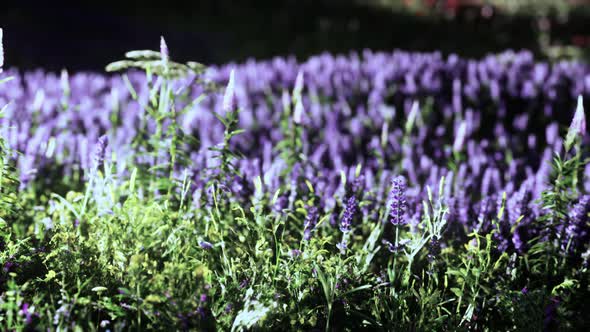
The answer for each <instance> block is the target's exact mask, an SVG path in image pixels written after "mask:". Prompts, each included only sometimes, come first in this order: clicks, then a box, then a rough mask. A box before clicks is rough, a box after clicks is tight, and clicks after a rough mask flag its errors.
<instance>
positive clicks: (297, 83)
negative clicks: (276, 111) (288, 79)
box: [293, 70, 303, 99]
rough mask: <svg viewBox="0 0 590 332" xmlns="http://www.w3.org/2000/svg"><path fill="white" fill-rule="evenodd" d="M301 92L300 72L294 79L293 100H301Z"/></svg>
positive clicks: (301, 76) (301, 80) (301, 77)
mask: <svg viewBox="0 0 590 332" xmlns="http://www.w3.org/2000/svg"><path fill="white" fill-rule="evenodd" d="M302 91H303V72H302V71H301V70H300V71H299V73H297V78H295V87H294V88H293V98H295V99H301V92H302Z"/></svg>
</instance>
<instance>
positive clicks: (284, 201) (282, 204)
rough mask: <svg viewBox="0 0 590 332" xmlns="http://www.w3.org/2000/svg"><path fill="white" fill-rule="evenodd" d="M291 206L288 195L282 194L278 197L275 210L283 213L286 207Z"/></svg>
mask: <svg viewBox="0 0 590 332" xmlns="http://www.w3.org/2000/svg"><path fill="white" fill-rule="evenodd" d="M288 206H289V198H288V197H287V196H284V195H281V196H279V197H277V201H276V202H275V205H274V210H275V211H276V212H279V213H282V212H283V210H284V209H286V208H287V207H288Z"/></svg>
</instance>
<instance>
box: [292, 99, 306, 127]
mask: <svg viewBox="0 0 590 332" xmlns="http://www.w3.org/2000/svg"><path fill="white" fill-rule="evenodd" d="M304 112H305V109H304V108H303V101H302V100H301V98H299V99H297V101H296V102H295V110H294V111H293V122H295V123H296V124H301V120H302V117H303V113H304Z"/></svg>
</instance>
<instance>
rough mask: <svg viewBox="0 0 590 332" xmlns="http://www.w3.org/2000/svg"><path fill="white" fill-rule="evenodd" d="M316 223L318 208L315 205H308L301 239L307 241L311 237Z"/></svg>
mask: <svg viewBox="0 0 590 332" xmlns="http://www.w3.org/2000/svg"><path fill="white" fill-rule="evenodd" d="M317 223H318V208H316V207H315V206H311V207H309V209H308V211H307V217H306V218H305V223H304V225H303V240H305V241H309V240H310V239H311V232H312V231H313V230H314V228H315V226H316V225H317Z"/></svg>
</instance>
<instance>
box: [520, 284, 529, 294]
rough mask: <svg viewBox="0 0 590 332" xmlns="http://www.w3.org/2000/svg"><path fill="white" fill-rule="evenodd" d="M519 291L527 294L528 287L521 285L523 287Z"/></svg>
mask: <svg viewBox="0 0 590 332" xmlns="http://www.w3.org/2000/svg"><path fill="white" fill-rule="evenodd" d="M520 292H521V293H522V294H525V295H526V294H528V292H529V289H528V288H527V287H526V286H524V287H523V288H522V289H521V290H520Z"/></svg>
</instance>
